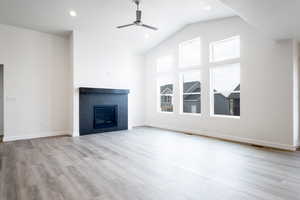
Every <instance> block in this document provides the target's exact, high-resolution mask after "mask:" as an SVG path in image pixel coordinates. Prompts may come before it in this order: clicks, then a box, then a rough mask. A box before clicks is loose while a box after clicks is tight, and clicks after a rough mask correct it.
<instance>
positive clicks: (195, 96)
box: [180, 71, 201, 114]
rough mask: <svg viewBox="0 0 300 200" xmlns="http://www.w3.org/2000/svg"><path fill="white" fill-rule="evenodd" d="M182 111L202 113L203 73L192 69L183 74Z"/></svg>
mask: <svg viewBox="0 0 300 200" xmlns="http://www.w3.org/2000/svg"><path fill="white" fill-rule="evenodd" d="M180 78H181V103H182V104H181V106H182V107H181V112H182V113H195V114H199V113H201V82H200V80H201V74H200V71H190V72H185V73H182V74H181V77H180Z"/></svg>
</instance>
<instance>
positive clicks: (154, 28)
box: [141, 24, 158, 31]
mask: <svg viewBox="0 0 300 200" xmlns="http://www.w3.org/2000/svg"><path fill="white" fill-rule="evenodd" d="M141 26H143V27H145V28H150V29H152V30H155V31H157V30H158V28H156V27H154V26H149V25H146V24H142V25H141Z"/></svg>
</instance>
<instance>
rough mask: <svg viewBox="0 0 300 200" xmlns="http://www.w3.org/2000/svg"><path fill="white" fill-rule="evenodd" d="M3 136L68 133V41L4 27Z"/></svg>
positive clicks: (0, 33) (0, 42) (0, 55)
mask: <svg viewBox="0 0 300 200" xmlns="http://www.w3.org/2000/svg"><path fill="white" fill-rule="evenodd" d="M0 63H1V64H4V85H5V94H4V108H5V109H4V140H6V141H7V140H16V139H23V138H33V137H43V136H53V135H61V134H69V133H70V130H71V127H70V125H69V124H70V122H69V121H70V112H71V111H70V106H69V104H70V101H71V100H70V99H71V87H70V81H71V80H70V78H71V77H70V75H71V71H70V70H71V67H70V61H69V40H68V39H65V38H61V37H58V36H53V35H49V34H45V33H40V32H35V31H31V30H26V29H21V28H15V27H11V26H6V25H0Z"/></svg>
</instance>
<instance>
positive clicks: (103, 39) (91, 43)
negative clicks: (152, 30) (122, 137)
mask: <svg viewBox="0 0 300 200" xmlns="http://www.w3.org/2000/svg"><path fill="white" fill-rule="evenodd" d="M131 42H134V41H127V42H124V41H120V40H118V39H117V38H115V37H113V36H111V35H110V34H108V33H105V32H104V31H101V30H100V31H97V30H75V31H74V32H73V54H74V55H73V58H74V59H73V86H74V88H73V89H74V90H73V92H74V94H73V95H74V104H73V106H74V108H73V131H74V132H73V135H74V136H78V135H79V90H78V88H79V87H94V88H117V89H130V94H129V109H128V110H129V128H130V127H133V126H140V125H143V124H144V105H145V98H144V89H145V88H144V82H145V81H144V69H143V57H142V56H139V55H136V53H135V52H132V51H131V48H130V47H131V46H130V43H131Z"/></svg>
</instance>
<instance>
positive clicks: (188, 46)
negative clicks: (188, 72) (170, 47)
mask: <svg viewBox="0 0 300 200" xmlns="http://www.w3.org/2000/svg"><path fill="white" fill-rule="evenodd" d="M200 64H201V40H200V38H196V39H193V40H190V41H186V42H183V43H181V44H180V45H179V66H180V67H183V68H184V67H191V66H195V65H200Z"/></svg>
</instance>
